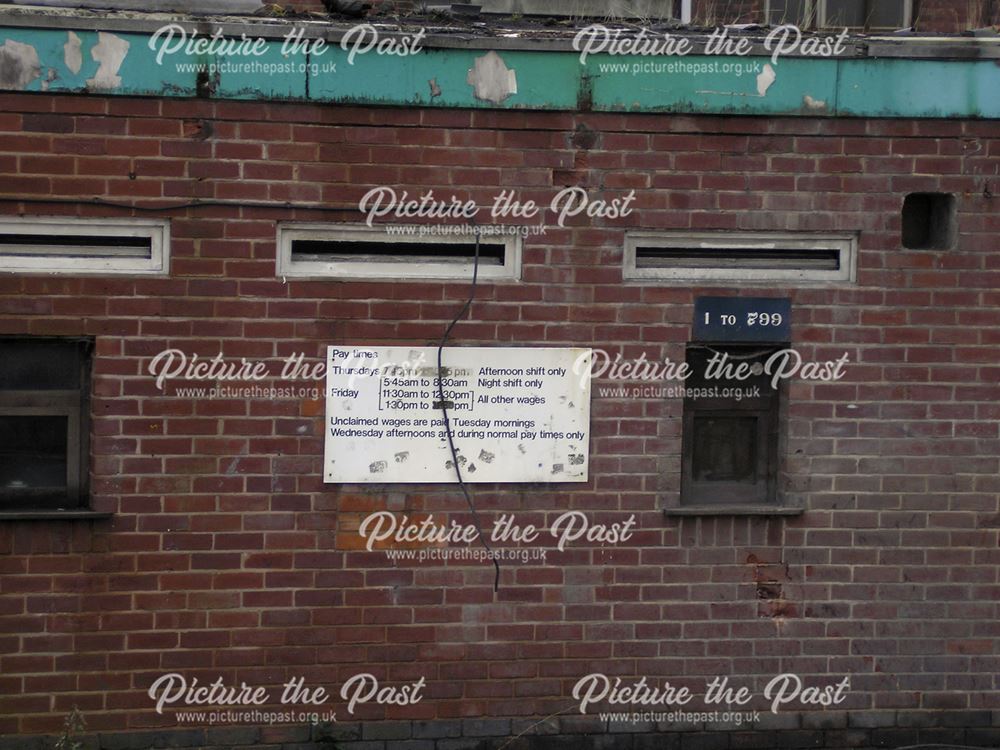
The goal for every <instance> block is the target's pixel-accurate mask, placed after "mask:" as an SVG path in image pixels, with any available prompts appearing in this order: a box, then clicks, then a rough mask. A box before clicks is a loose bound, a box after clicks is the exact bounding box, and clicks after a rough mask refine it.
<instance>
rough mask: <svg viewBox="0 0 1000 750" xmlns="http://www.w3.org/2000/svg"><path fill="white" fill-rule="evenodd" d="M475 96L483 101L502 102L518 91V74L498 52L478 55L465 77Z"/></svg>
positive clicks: (491, 51)
mask: <svg viewBox="0 0 1000 750" xmlns="http://www.w3.org/2000/svg"><path fill="white" fill-rule="evenodd" d="M465 81H466V83H468V84H469V85H470V86H472V88H473V96H475V97H476V98H477V99H479V100H481V101H486V102H492V103H493V104H502V103H503V102H504V101H506V100H507V99H508V98H509V97H511V96H512V95H514V94H516V93H517V76H516V74H515V72H514V71H513V70H512V69H510V68H508V67H507V64H506V63H505V62H504V61H503V58H502V57H500V55H498V54H497V53H496V52H494V51H493V50H490V51H489V52H487V53H486V54H485V55H483V56H482V57H477V58H476V61H475V63H473V66H472V68H470V69H469V72H468V75H466V77H465Z"/></svg>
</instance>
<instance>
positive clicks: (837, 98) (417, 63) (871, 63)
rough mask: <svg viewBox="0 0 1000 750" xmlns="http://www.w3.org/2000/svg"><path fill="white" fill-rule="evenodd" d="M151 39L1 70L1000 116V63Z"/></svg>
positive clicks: (351, 96)
mask: <svg viewBox="0 0 1000 750" xmlns="http://www.w3.org/2000/svg"><path fill="white" fill-rule="evenodd" d="M152 38H153V34H152V33H146V32H99V31H93V30H91V31H84V30H80V31H66V30H64V29H54V28H53V29H45V28H15V27H0V50H2V51H3V52H4V53H5V54H3V55H0V61H2V64H3V65H4V66H6V67H7V68H8V69H6V70H3V71H0V73H2V75H0V80H5V81H14V83H13V84H8V88H11V87H12V88H15V89H19V90H25V91H50V92H74V93H81V92H89V93H95V94H109V95H128V96H136V95H140V96H166V97H192V96H207V97H212V98H217V99H241V100H293V101H313V102H324V103H326V102H334V103H344V104H372V105H388V106H432V107H445V108H468V107H472V108H496V109H538V110H578V109H583V110H588V109H589V110H594V111H621V112H672V113H685V114H736V115H808V116H825V117H835V116H842V117H904V118H915V117H923V118H987V119H994V118H1000V65H998V64H997V63H996V62H995V61H993V60H940V59H922V58H909V59H904V58H882V59H877V58H875V59H873V58H815V57H814V58H810V57H782V58H779V59H778V60H777V61H772V60H771V59H769V58H766V57H753V56H748V57H734V56H729V57H726V56H705V55H698V56H694V55H692V56H686V57H668V56H661V57H651V56H641V57H640V56H610V55H605V54H601V55H592V56H590V57H589V58H588V59H587V60H586V62H585V63H583V64H581V62H580V59H579V56H578V55H577V53H575V52H568V51H562V50H546V51H537V52H535V51H524V50H498V51H496V52H484V51H483V50H481V49H461V48H459V49H456V48H447V49H445V48H432V47H423V48H422V49H421V50H420V51H419V52H418V53H416V54H412V55H407V56H402V55H397V54H378V53H377V52H375V51H374V50H373V51H370V52H368V53H367V54H358V55H356V56H353V57H352V56H351V55H350V54H349V52H348V51H346V50H345V49H342V48H341V47H340V46H339V45H335V44H331V45H328V46H327V47H326V49H325V50H321V51H320V52H319V54H317V53H316V50H311V51H310V52H306V51H303V50H298V51H293V52H287V53H283V51H282V42H281V40H260V43H259V46H258V47H257V50H256V51H257V52H259V53H260V54H257V55H253V56H249V55H223V54H218V53H216V54H212V53H210V52H204V51H203V52H202V53H199V51H198V50H194V51H191V52H190V53H189V52H187V51H184V50H180V51H177V52H175V53H173V54H164V55H160V56H159V59H158V54H157V52H158V50H156V49H153V48H152V47H151V46H150V40H151V39H152ZM125 44H127V49H126V48H125V46H124V45H125ZM397 51H399V50H397ZM10 66H14V67H13V68H11V67H10ZM199 71H201V73H200V74H199Z"/></svg>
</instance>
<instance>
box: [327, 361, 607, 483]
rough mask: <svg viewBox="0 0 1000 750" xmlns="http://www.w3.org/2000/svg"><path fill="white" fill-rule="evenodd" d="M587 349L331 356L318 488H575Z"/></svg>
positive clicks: (583, 461) (586, 393)
mask: <svg viewBox="0 0 1000 750" xmlns="http://www.w3.org/2000/svg"><path fill="white" fill-rule="evenodd" d="M591 356H592V355H591V350H590V349H572V348H521V347H460V348H448V349H445V350H444V355H443V357H442V363H443V369H442V370H441V371H439V370H438V367H437V348H436V347H430V346H429V347H361V346H358V347H355V346H331V347H329V348H328V350H327V365H328V368H327V381H326V424H325V433H326V445H325V451H324V462H323V463H324V466H323V479H324V481H325V482H328V483H333V482H337V483H387V482H396V483H398V482H457V481H458V479H457V476H456V473H455V466H454V463H453V457H452V453H451V450H450V448H449V445H448V437H447V433H446V431H445V420H444V415H443V413H442V408H441V407H442V402H441V391H443V392H444V407H445V408H446V409H447V413H448V421H449V423H450V427H451V431H452V439H453V441H454V444H455V450H456V453H457V455H458V464H459V468H460V469H461V472H462V478H463V479H464V480H465V481H466V482H586V481H587V468H588V456H589V442H590V378H589V376H588V375H587V373H589V371H590V359H591Z"/></svg>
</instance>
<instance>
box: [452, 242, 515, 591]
mask: <svg viewBox="0 0 1000 750" xmlns="http://www.w3.org/2000/svg"><path fill="white" fill-rule="evenodd" d="M478 278H479V230H478V229H477V230H476V254H475V257H474V258H473V261H472V288H471V289H470V290H469V298H468V299H467V300H466V301H465V304H464V305H462V309H461V310H459V311H458V315H456V316H455V319H454V320H452V321H451V323H450V324H449V325H448V328H447V329H445V332H444V336H442V337H441V343H440V344H438V351H437V370H438V371H437V375H438V400H439V405H440V407H441V416H442V417H444V432H445V435H447V436H448V448H449V449H450V450H451V462H452V465H453V466H454V467H455V476H456V477H458V486H459V487H460V488H461V490H462V494H463V495H465V502H466V504H467V505H468V506H469V510H470V511H472V521H473V523H474V524H475V525H476V531H477V532H478V533H479V541H480V542H481V543H482V545H483V547H484V548H485V549H486V551H487V552H488V553H489V556H490V560H492V561H493V567H494V568H495V569H496V575H495V576H494V578H493V591H494V592H496V591H498V590H499V589H500V563H499V562H497V558H496V555H495V554H493V550H492V549H490V545H489V544H488V543H487V542H486V535H485V534H483V527H482V524H480V522H479V514H478V513H477V512H476V506H475V505H474V504H473V503H472V495H471V494H470V493H469V488H468V487H467V486H466V484H465V480H464V479H462V467H461V466H460V465H459V463H458V451H457V450H455V441H454V439H452V436H451V422H450V421H449V419H448V405H447V403H446V402H445V399H444V368H443V366H442V364H441V357H442V354H443V352H444V347H445V344H447V343H448V337H449V336H451V329H452V328H454V327H455V325H456V324H457V323H458V321H460V320H461V319H462V318H464V317H465V314H466V313H467V312H468V311H469V308H470V307H472V300H473V299H475V296H476V282H477V280H478Z"/></svg>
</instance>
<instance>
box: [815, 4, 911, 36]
mask: <svg viewBox="0 0 1000 750" xmlns="http://www.w3.org/2000/svg"><path fill="white" fill-rule="evenodd" d="M903 10H904V0H826V25H827V26H833V27H836V26H854V27H858V28H863V27H871V28H890V29H898V28H899V27H901V26H902V25H903V19H904V17H905V16H904V13H903Z"/></svg>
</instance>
